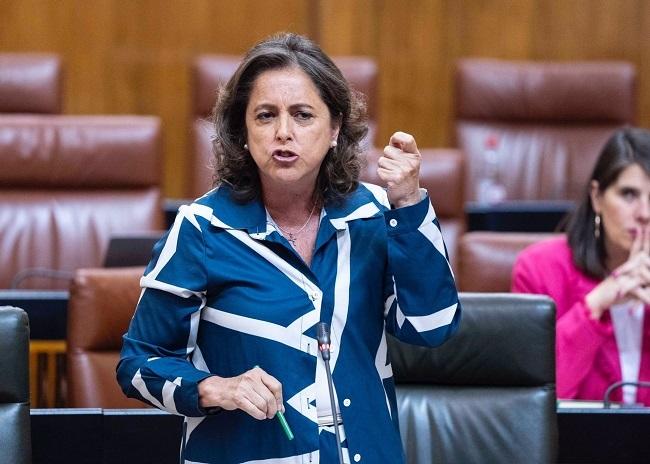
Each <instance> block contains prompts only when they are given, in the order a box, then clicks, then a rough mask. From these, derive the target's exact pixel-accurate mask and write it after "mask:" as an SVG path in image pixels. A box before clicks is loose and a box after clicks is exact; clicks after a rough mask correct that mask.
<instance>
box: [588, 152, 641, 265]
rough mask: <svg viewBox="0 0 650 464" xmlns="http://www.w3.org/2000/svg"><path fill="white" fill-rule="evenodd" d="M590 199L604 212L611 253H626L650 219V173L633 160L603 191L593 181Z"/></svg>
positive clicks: (607, 240)
mask: <svg viewBox="0 0 650 464" xmlns="http://www.w3.org/2000/svg"><path fill="white" fill-rule="evenodd" d="M591 201H592V205H593V206H594V210H595V212H596V213H600V215H601V220H602V226H603V230H604V231H605V235H604V238H605V250H606V251H607V254H608V256H610V257H616V256H619V255H621V254H622V255H625V257H627V256H626V255H627V254H628V253H629V251H630V248H631V247H632V242H633V241H634V237H636V235H637V234H638V233H639V232H640V229H641V228H642V227H646V226H648V224H649V223H650V177H648V175H647V174H646V173H645V171H644V170H643V169H642V168H641V167H640V166H639V165H638V164H632V165H630V166H628V167H627V168H625V169H623V171H621V173H620V174H619V175H618V178H617V179H616V181H615V182H613V183H612V184H610V185H609V187H607V188H606V189H605V191H603V192H599V191H598V182H596V181H593V182H592V185H591Z"/></svg>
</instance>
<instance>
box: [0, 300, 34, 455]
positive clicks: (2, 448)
mask: <svg viewBox="0 0 650 464" xmlns="http://www.w3.org/2000/svg"><path fill="white" fill-rule="evenodd" d="M28 345H29V321H28V319H27V313H25V311H23V310H22V309H19V308H14V307H10V306H3V307H0V372H1V373H2V374H1V375H2V377H0V464H27V463H30V462H31V460H32V446H31V430H30V419H29V367H28V352H29V348H28Z"/></svg>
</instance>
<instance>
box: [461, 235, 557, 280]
mask: <svg viewBox="0 0 650 464" xmlns="http://www.w3.org/2000/svg"><path fill="white" fill-rule="evenodd" d="M556 235H557V234H549V233H527V232H468V233H466V234H465V235H463V236H462V237H461V239H460V245H459V247H458V273H457V278H456V283H457V284H458V288H459V289H460V291H463V292H509V291H510V283H511V280H512V267H513V266H514V264H515V260H516V259H517V255H518V254H519V253H520V252H521V251H522V250H523V249H524V248H526V247H527V246H528V245H532V244H533V243H536V242H539V241H540V240H543V239H546V238H550V237H553V236H556Z"/></svg>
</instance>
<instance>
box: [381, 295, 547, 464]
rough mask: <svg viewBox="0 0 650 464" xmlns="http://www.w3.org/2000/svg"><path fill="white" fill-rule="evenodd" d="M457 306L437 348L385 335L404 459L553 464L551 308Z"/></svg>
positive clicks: (508, 300) (533, 298) (488, 299)
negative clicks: (449, 331) (457, 321)
mask: <svg viewBox="0 0 650 464" xmlns="http://www.w3.org/2000/svg"><path fill="white" fill-rule="evenodd" d="M460 301H461V303H462V306H463V321H462V324H461V325H460V328H459V330H458V333H457V334H456V335H455V336H454V337H453V338H451V339H450V340H449V341H447V342H446V343H445V344H444V345H442V346H440V347H437V348H433V349H432V348H425V347H418V346H414V345H407V344H405V343H401V342H399V341H398V340H396V339H394V338H392V337H389V345H388V346H389V354H390V358H391V360H392V363H393V371H394V374H395V382H396V384H397V385H396V391H397V401H398V411H399V422H400V430H401V434H402V442H403V444H404V449H405V451H406V455H407V460H408V462H409V463H418V464H419V463H423V464H424V463H432V462H445V463H483V462H493V463H496V462H503V463H524V462H526V463H533V462H535V463H551V462H555V461H556V458H557V448H558V444H557V440H558V433H557V415H556V406H555V403H556V394H555V304H554V303H553V301H552V300H551V299H550V298H547V297H542V296H537V295H515V294H491V295H486V294H472V293H464V294H461V295H460Z"/></svg>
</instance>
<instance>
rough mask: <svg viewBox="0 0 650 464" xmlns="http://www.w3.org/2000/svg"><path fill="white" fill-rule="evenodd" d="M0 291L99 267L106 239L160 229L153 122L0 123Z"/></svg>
mask: <svg viewBox="0 0 650 464" xmlns="http://www.w3.org/2000/svg"><path fill="white" fill-rule="evenodd" d="M0 165H1V166H2V169H0V230H2V233H1V234H0V288H9V287H11V286H12V284H13V286H14V287H20V288H31V289H54V288H67V287H68V283H69V280H65V279H52V278H35V276H38V275H41V274H42V272H41V271H34V269H46V270H48V271H66V272H71V271H73V270H74V269H76V268H80V267H96V266H101V263H102V260H103V257H104V253H105V250H106V247H107V245H108V241H109V238H110V236H111V235H114V234H118V233H140V232H145V231H152V230H159V229H160V228H161V227H162V212H161V208H160V189H159V179H160V176H159V171H160V166H161V159H160V121H159V120H158V118H154V117H145V116H62V115H46V116H28V115H13V116H11V115H0Z"/></svg>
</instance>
